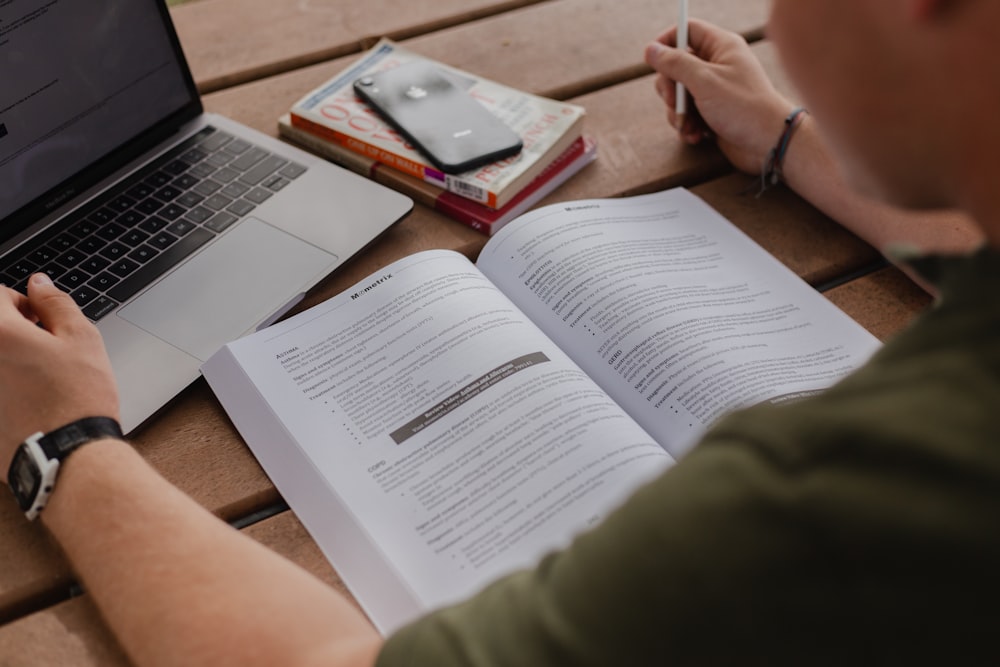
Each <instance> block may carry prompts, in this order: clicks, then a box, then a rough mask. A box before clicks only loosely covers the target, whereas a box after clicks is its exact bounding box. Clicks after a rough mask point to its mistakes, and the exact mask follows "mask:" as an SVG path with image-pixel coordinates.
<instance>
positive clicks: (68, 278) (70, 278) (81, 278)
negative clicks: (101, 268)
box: [56, 269, 90, 291]
mask: <svg viewBox="0 0 1000 667" xmlns="http://www.w3.org/2000/svg"><path fill="white" fill-rule="evenodd" d="M88 280H90V276H89V275H87V274H86V273H84V272H83V271H81V270H80V269H73V270H72V271H70V272H69V273H64V274H63V275H62V276H60V277H59V279H58V280H56V284H57V285H59V287H62V288H63V289H64V290H67V291H72V290H75V289H76V288H77V287H80V286H81V285H84V284H86V282H87V281H88Z"/></svg>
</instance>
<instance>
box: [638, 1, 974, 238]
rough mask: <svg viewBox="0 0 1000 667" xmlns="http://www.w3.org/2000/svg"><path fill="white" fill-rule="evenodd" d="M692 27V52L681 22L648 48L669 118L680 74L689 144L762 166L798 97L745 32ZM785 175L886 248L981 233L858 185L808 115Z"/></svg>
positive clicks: (961, 219) (949, 215)
mask: <svg viewBox="0 0 1000 667" xmlns="http://www.w3.org/2000/svg"><path fill="white" fill-rule="evenodd" d="M689 28H690V29H689V40H690V52H687V53H681V52H680V51H678V50H677V49H675V48H673V46H672V45H673V44H674V43H675V39H676V29H671V30H669V31H667V32H666V33H664V34H663V35H661V36H660V37H659V38H658V39H657V40H656V41H655V42H653V43H651V44H650V45H649V46H647V48H646V61H647V62H648V63H649V65H650V66H651V67H653V69H655V70H656V71H657V72H658V73H659V76H658V77H657V80H656V89H657V91H658V92H659V94H660V96H661V97H662V98H663V99H664V101H665V103H666V107H667V116H668V120H669V122H670V123H671V124H672V125H674V126H675V127H676V125H677V117H676V114H675V113H674V106H675V105H674V95H675V93H674V90H675V86H674V82H675V81H676V80H679V81H681V82H682V83H683V84H684V85H685V87H686V88H687V90H688V92H689V93H690V94H691V96H692V97H693V99H694V102H695V109H696V112H697V113H689V114H688V115H687V116H686V118H685V122H684V127H681V128H678V130H679V132H680V133H681V136H682V138H683V139H684V140H685V141H686V142H688V143H691V144H697V143H700V142H702V141H705V140H714V141H715V142H716V143H717V144H718V146H719V148H720V149H721V150H722V152H723V153H724V154H725V155H726V157H727V158H729V160H730V161H731V162H732V163H733V165H734V166H735V167H736V168H738V169H740V170H741V171H744V172H746V173H748V174H755V175H756V174H760V172H761V170H762V169H763V167H764V163H765V161H766V160H767V156H768V153H769V152H770V151H771V149H772V148H773V147H774V145H775V143H776V142H777V140H778V138H779V137H780V136H781V133H782V129H783V123H784V119H785V118H786V117H787V116H788V114H789V112H791V110H792V109H793V108H794V105H793V104H792V103H791V102H789V101H788V100H786V99H785V98H784V97H783V96H782V95H781V94H779V93H778V91H777V90H775V88H774V86H773V84H772V83H771V81H770V80H769V79H768V77H767V73H766V72H765V71H764V68H763V67H762V66H761V64H760V62H759V61H758V60H757V59H756V57H755V56H754V55H753V52H752V51H751V50H750V47H749V45H748V44H747V43H746V41H745V40H744V39H743V38H742V37H740V36H739V35H737V34H734V33H731V32H728V31H725V30H723V29H721V28H718V27H716V26H713V25H711V24H708V23H705V22H703V21H698V20H695V19H692V20H691V21H690V25H689ZM783 175H784V180H785V182H786V183H787V185H788V186H789V187H791V188H792V189H793V190H794V191H795V192H797V193H798V194H799V195H801V196H802V197H803V198H804V199H806V200H807V201H809V202H810V203H812V204H813V205H814V206H816V207H817V208H818V209H819V210H821V211H823V212H824V213H826V214H827V215H828V216H830V217H831V218H833V219H834V220H836V221H837V222H839V223H841V224H842V225H843V226H844V227H846V228H847V229H849V230H850V231H851V232H853V233H854V234H856V235H857V236H859V237H860V238H862V239H863V240H865V241H867V242H868V243H869V244H871V245H872V246H874V247H875V248H878V249H879V250H882V251H885V250H886V249H888V248H889V247H890V246H892V245H894V244H906V245H910V246H914V247H916V248H917V249H920V250H923V251H940V252H956V251H959V252H961V251H967V250H970V249H972V248H975V247H976V246H978V245H980V244H981V243H982V241H983V237H982V234H981V233H980V232H979V231H978V230H977V229H976V228H975V226H974V225H973V223H972V221H971V220H969V219H968V218H967V217H965V216H963V215H961V214H958V213H954V212H944V211H942V212H914V211H902V210H898V209H894V208H890V207H888V206H885V205H883V204H880V203H876V202H874V201H872V200H869V199H866V198H864V197H862V196H861V195H859V194H857V193H855V192H854V191H853V190H851V189H850V188H849V187H848V185H847V184H846V182H845V181H844V179H843V177H842V175H841V174H840V172H839V169H838V168H837V166H836V165H835V164H834V161H833V159H832V157H831V154H830V151H829V149H828V147H827V146H826V145H825V144H824V142H823V139H822V137H821V135H820V133H819V132H817V128H816V122H815V120H814V119H813V118H811V117H809V116H808V115H807V116H806V117H805V119H804V121H803V123H802V125H800V126H799V128H798V129H797V130H796V132H795V134H794V135H793V137H792V140H791V143H790V144H789V148H788V152H787V154H786V156H785V160H784V168H783Z"/></svg>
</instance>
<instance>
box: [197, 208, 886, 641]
mask: <svg viewBox="0 0 1000 667" xmlns="http://www.w3.org/2000/svg"><path fill="white" fill-rule="evenodd" d="M878 345H879V343H878V342H877V341H876V340H875V339H874V338H873V337H872V336H871V335H870V334H868V333H867V332H866V331H864V330H863V329H862V328H861V327H860V326H859V325H857V324H856V323H855V322H854V321H853V320H851V319H850V318H849V317H847V316H846V315H845V314H843V313H842V312H840V311H839V310H838V309H837V308H836V307H834V306H833V305H832V304H831V303H830V302H829V301H827V300H826V299H825V298H824V297H823V296H822V295H820V294H818V293H817V292H815V291H814V290H813V289H812V288H810V287H809V286H808V285H807V284H805V283H804V282H803V281H801V280H800V279H799V278H798V277H797V276H795V275H794V274H793V273H791V272H790V271H789V270H788V269H786V268H785V267H784V266H783V265H782V264H780V263H779V262H778V261H777V260H775V259H774V258H773V257H771V256H770V255H768V254H767V253H766V252H765V251H764V250H762V249H761V248H760V247H759V246H757V245H756V244H755V243H754V242H753V241H751V240H750V239H749V238H747V237H746V236H745V235H743V234H742V232H740V231H739V230H737V229H736V228H735V227H734V226H732V225H731V224H730V223H729V222H728V221H726V220H725V219H724V218H722V217H721V216H719V215H718V214H717V213H715V212H714V211H713V210H712V209H711V208H710V207H708V206H707V205H706V204H704V203H703V202H702V201H701V200H700V199H698V198H697V197H695V196H694V195H692V194H691V193H689V192H688V191H686V190H681V189H678V190H671V191H667V192H663V193H659V194H654V195H644V196H639V197H632V198H626V199H611V200H590V201H579V202H572V203H566V204H557V205H554V206H549V207H546V208H542V209H538V210H536V211H533V212H531V213H528V214H526V215H525V216H522V217H521V218H519V219H517V220H515V221H514V222H512V223H510V224H509V225H508V226H507V227H505V228H504V229H502V230H501V231H500V232H499V233H498V234H497V235H496V236H494V237H493V238H492V239H491V240H490V241H489V243H487V245H486V247H485V249H484V250H483V251H482V253H481V255H480V257H479V260H478V263H477V264H476V265H473V264H472V263H471V262H470V261H469V260H468V259H467V258H465V257H464V256H462V255H459V254H456V253H453V252H449V251H427V252H423V253H419V254H417V255H413V256H411V257H408V258H405V259H403V260H400V261H398V262H396V263H394V264H392V265H390V266H388V267H386V268H385V269H384V270H383V271H380V272H378V273H376V274H374V275H372V276H370V277H369V278H368V279H367V280H365V281H363V282H362V283H359V284H358V285H356V286H354V287H353V288H351V289H350V290H348V291H347V292H345V293H343V294H340V295H339V296H336V297H334V298H332V299H329V300H328V301H326V302H324V303H322V304H320V305H318V306H315V307H313V308H312V309H310V310H308V311H305V312H303V313H301V314H299V315H297V316H295V317H293V318H291V319H288V320H286V321H284V322H281V323H279V324H276V325H274V326H272V327H270V328H268V329H264V330H262V331H260V332H257V333H256V334H253V335H251V336H249V337H246V338H244V339H241V340H238V341H236V342H234V343H231V344H230V345H228V346H226V347H225V348H223V349H222V350H221V351H219V352H218V353H217V354H216V355H215V356H213V357H212V358H211V359H210V360H209V361H208V362H207V363H206V364H205V366H204V369H203V371H204V374H205V376H206V378H207V379H208V381H209V383H210V385H211V387H212V389H213V390H214V391H215V392H216V394H217V395H218V397H219V399H220V401H221V402H222V404H223V406H224V407H225V409H226V411H227V412H228V413H229V415H230V416H231V417H232V419H233V421H234V423H235V424H236V426H237V428H238V429H239V431H240V433H241V434H242V435H243V437H244V438H245V439H246V441H247V443H248V444H249V446H250V448H251V449H252V450H253V452H254V454H255V455H256V456H257V458H258V460H259V461H260V462H261V465H262V466H263V467H264V469H265V471H266V472H267V473H268V475H269V476H270V477H271V479H272V480H273V481H274V483H275V485H276V486H277V488H278V490H279V491H280V492H281V494H282V495H283V496H284V497H285V499H286V500H287V501H288V503H289V504H290V506H291V507H292V509H293V510H294V511H295V512H296V514H297V515H298V516H299V518H300V519H301V520H302V522H303V524H304V525H305V526H306V528H307V529H308V530H309V532H310V533H311V534H312V536H313V537H314V538H315V540H316V541H317V543H318V544H319V546H320V547H321V548H322V549H323V551H324V553H325V554H326V556H327V557H328V558H329V559H330V561H331V562H332V563H333V565H334V566H335V567H336V568H337V570H338V572H339V573H340V575H341V576H342V577H343V578H344V580H345V582H346V583H347V585H348V586H349V587H350V588H351V590H352V591H353V592H354V594H355V596H356V597H357V599H358V601H359V602H360V603H361V604H362V606H363V607H364V608H365V610H366V611H367V612H368V614H369V616H370V617H371V619H372V620H373V622H374V623H375V624H376V626H377V627H378V628H379V629H380V630H381V631H383V632H389V631H391V630H392V629H394V628H396V627H398V626H399V625H401V624H402V623H404V622H406V621H407V620H410V619H412V618H414V617H415V616H417V615H419V614H420V613H422V612H424V611H426V610H428V609H430V608H433V607H436V606H439V605H442V604H445V603H447V602H451V601H455V600H457V599H460V598H462V597H464V596H467V595H469V594H471V593H473V592H475V591H476V590H477V589H479V588H480V587H482V586H483V585H484V584H485V583H487V582H488V581H490V580H492V579H494V578H496V577H497V576H499V575H501V574H504V573H506V572H509V571H511V570H514V569H516V568H520V567H524V566H530V565H532V564H533V563H535V562H537V561H538V560H539V559H540V558H541V556H542V555H544V553H546V552H547V551H549V550H551V549H555V548H558V547H561V546H564V545H566V544H567V543H568V542H569V541H570V539H571V538H572V536H573V535H575V534H576V533H578V532H579V531H581V530H585V529H586V528H588V527H590V526H593V525H595V524H596V523H598V522H600V521H601V520H602V518H603V517H605V516H606V515H607V514H608V512H609V511H610V510H612V509H614V508H615V507H616V506H618V505H619V504H621V502H622V501H624V500H625V498H626V497H627V496H629V494H630V493H631V492H632V491H634V490H635V489H636V487H637V486H639V485H641V484H643V483H645V482H647V481H649V480H650V479H652V478H653V477H655V476H657V475H659V474H661V473H662V472H663V471H664V470H665V469H667V467H668V466H670V465H671V463H672V462H673V461H674V460H675V459H676V458H678V457H680V456H682V455H683V454H684V452H685V451H687V450H688V449H689V448H690V447H691V446H692V445H693V443H694V442H695V441H696V440H697V438H698V436H699V435H700V434H701V433H702V432H703V431H704V430H705V429H706V428H707V427H708V426H709V425H710V424H712V422H714V421H715V420H717V419H718V418H719V417H720V416H721V415H723V414H724V413H726V412H728V411H730V410H733V409H735V408H739V407H742V406H748V405H751V404H755V403H759V402H764V401H785V400H792V399H793V398H794V397H799V396H803V395H808V394H810V393H813V392H816V391H819V390H822V389H823V388H825V387H827V386H829V385H830V384H832V383H833V382H835V381H836V380H837V379H839V378H840V377H842V376H843V375H845V374H846V373H848V372H849V371H851V370H852V369H854V368H855V367H857V366H858V365H860V364H861V363H863V362H864V361H865V360H866V359H867V358H868V357H869V356H870V355H871V354H872V352H874V351H875V350H876V349H877V347H878Z"/></svg>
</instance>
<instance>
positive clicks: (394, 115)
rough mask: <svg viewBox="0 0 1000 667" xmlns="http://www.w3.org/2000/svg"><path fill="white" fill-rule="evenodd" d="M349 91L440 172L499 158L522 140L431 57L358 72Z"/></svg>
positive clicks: (513, 151)
mask: <svg viewBox="0 0 1000 667" xmlns="http://www.w3.org/2000/svg"><path fill="white" fill-rule="evenodd" d="M354 91H355V93H357V95H358V97H360V98H361V99H362V100H364V101H365V102H366V103H367V104H368V105H369V106H370V107H371V108H372V109H374V110H375V111H376V112H377V113H378V114H379V116H381V117H382V118H383V119H384V120H385V121H386V122H387V123H389V124H390V125H392V126H393V127H394V128H395V129H396V130H397V131H399V133H400V134H402V135H403V136H404V137H405V138H406V139H407V141H409V142H410V143H411V144H413V145H414V146H415V147H416V148H417V149H418V150H419V151H420V152H421V153H423V154H424V155H426V156H427V159H428V160H430V162H431V164H433V165H434V166H435V167H437V168H438V169H440V170H441V171H443V172H445V173H449V174H457V173H460V172H463V171H469V170H470V169H475V168H476V167H480V166H483V165H485V164H489V163H491V162H496V161H497V160H502V159H503V158H505V157H509V156H511V155H516V154H517V153H519V152H520V151H521V148H522V146H523V144H522V142H521V138H520V137H519V136H518V135H517V133H516V132H514V131H513V130H512V129H510V127H508V126H507V125H506V124H505V123H504V122H503V121H501V120H500V119H499V118H497V117H496V116H495V115H493V113H492V112H490V110H489V109H487V108H486V107H484V106H483V105H482V104H480V103H479V102H477V101H476V100H474V99H473V98H472V97H471V96H470V95H469V94H468V93H467V92H465V91H464V90H462V89H461V88H460V87H459V86H457V85H455V84H454V83H452V81H451V80H450V79H449V78H448V75H447V73H445V72H443V71H441V70H440V69H439V68H438V67H435V66H434V64H433V63H429V62H424V61H416V62H413V63H407V64H405V65H400V66H399V67H397V68H395V69H391V70H386V71H385V72H380V73H378V74H372V75H371V76H365V77H362V78H360V79H358V80H357V81H355V82H354Z"/></svg>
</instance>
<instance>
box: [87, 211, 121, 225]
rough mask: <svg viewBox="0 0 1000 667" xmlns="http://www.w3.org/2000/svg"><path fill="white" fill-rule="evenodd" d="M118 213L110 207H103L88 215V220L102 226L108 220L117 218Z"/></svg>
mask: <svg viewBox="0 0 1000 667" xmlns="http://www.w3.org/2000/svg"><path fill="white" fill-rule="evenodd" d="M117 215H118V214H117V213H115V212H114V211H112V210H111V209H109V208H102V209H98V210H96V211H94V212H93V213H91V214H90V215H88V216H87V220H90V221H91V222H93V223H96V226H98V227H99V226H101V225H103V224H104V223H106V222H111V221H112V220H114V219H115V217H116V216H117Z"/></svg>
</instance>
